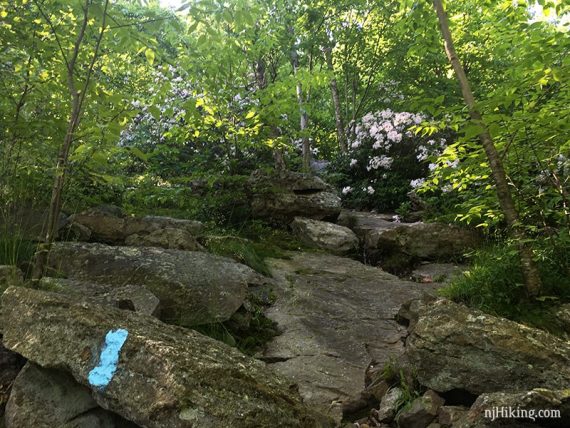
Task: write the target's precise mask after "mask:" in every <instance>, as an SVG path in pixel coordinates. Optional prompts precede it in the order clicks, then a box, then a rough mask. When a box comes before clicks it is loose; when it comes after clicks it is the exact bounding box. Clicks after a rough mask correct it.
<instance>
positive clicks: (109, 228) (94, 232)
mask: <svg viewBox="0 0 570 428" xmlns="http://www.w3.org/2000/svg"><path fill="white" fill-rule="evenodd" d="M66 230H67V231H68V233H69V234H70V236H72V237H74V238H75V239H76V240H80V241H82V240H89V241H93V242H102V243H106V244H115V245H121V244H125V243H127V244H128V245H140V246H151V247H162V248H171V249H180V250H192V251H193V250H198V249H201V247H200V246H199V244H198V243H197V242H196V240H195V236H196V235H198V234H200V233H201V231H202V223H200V222H199V221H194V220H184V219H175V218H170V217H160V216H146V217H134V216H129V215H127V214H126V213H125V212H124V211H123V210H122V209H121V208H119V207H116V206H114V205H101V206H98V207H94V208H91V209H89V210H87V211H84V212H81V213H78V214H74V215H72V216H70V217H69V219H68V224H67V226H66ZM127 240H130V242H127Z"/></svg>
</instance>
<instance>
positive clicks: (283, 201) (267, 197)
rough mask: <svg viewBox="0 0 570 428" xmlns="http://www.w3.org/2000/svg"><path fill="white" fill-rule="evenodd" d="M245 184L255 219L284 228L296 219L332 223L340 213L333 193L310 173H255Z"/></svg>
mask: <svg viewBox="0 0 570 428" xmlns="http://www.w3.org/2000/svg"><path fill="white" fill-rule="evenodd" d="M248 185H249V192H250V195H249V199H250V205H251V210H252V214H253V216H254V217H257V218H265V219H269V220H272V221H275V222H279V223H282V224H285V225H287V224H289V223H290V222H291V221H292V220H293V219H294V218H295V217H296V216H303V217H309V218H313V219H316V220H324V219H327V220H334V219H336V218H337V217H338V215H339V213H340V209H341V207H340V204H341V200H340V197H339V196H338V194H337V193H336V191H335V190H334V189H333V187H332V186H330V185H328V184H327V183H325V182H324V181H323V180H321V179H320V178H318V177H315V176H313V175H311V174H302V173H298V172H292V171H280V172H278V173H273V174H267V173H264V172H262V171H255V172H253V173H252V175H251V177H250V179H249V181H248Z"/></svg>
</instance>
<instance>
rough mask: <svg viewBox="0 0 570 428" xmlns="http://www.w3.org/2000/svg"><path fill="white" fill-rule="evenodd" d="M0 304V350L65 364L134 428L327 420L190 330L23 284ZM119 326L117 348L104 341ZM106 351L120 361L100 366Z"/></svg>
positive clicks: (256, 365)
mask: <svg viewBox="0 0 570 428" xmlns="http://www.w3.org/2000/svg"><path fill="white" fill-rule="evenodd" d="M2 307H3V308H5V310H4V313H3V318H4V324H5V326H6V329H5V336H4V340H5V344H6V347H8V348H10V349H12V350H14V351H15V352H18V353H20V354H22V355H24V356H25V357H27V358H28V359H29V360H31V361H33V362H35V363H36V364H38V365H40V366H42V367H44V368H65V370H66V371H68V372H69V373H71V375H72V376H73V378H74V379H75V380H76V381H77V382H78V383H80V384H82V385H85V386H87V387H89V388H90V389H91V393H92V396H93V398H94V399H95V401H96V402H97V403H98V404H99V405H100V406H101V407H103V408H105V409H107V410H110V411H112V412H115V413H117V414H119V415H121V416H123V417H124V418H126V419H128V420H130V421H133V422H135V423H136V424H138V425H141V426H144V427H148V428H164V427H169V428H190V427H212V428H218V427H219V428H222V427H223V428H226V427H236V428H241V427H273V426H280V427H328V426H331V425H330V421H329V420H328V419H326V418H323V417H322V416H320V415H317V414H313V413H311V412H310V411H308V410H307V408H306V407H304V406H303V405H302V403H301V400H300V397H299V396H298V395H297V394H296V393H295V391H294V390H293V389H292V388H291V387H290V386H291V385H290V383H289V382H288V381H285V380H283V379H281V378H278V377H277V376H276V375H275V374H273V373H272V372H271V371H270V370H268V369H267V368H266V366H265V365H264V364H263V363H262V362H260V361H258V360H254V359H252V358H250V357H247V356H245V355H243V354H241V353H240V352H239V351H237V350H236V349H234V348H230V347H228V346H226V345H224V344H223V343H221V342H218V341H216V340H213V339H210V338H208V337H205V336H202V335H201V334H199V333H196V332H194V331H191V330H186V329H183V328H181V327H175V326H170V325H167V324H164V323H162V322H160V321H159V320H157V319H155V318H153V317H148V316H145V315H140V314H138V313H136V312H131V311H121V310H119V309H115V308H110V307H107V306H99V305H94V304H89V303H84V302H80V303H77V302H75V301H74V300H73V298H71V297H69V296H64V295H61V294H57V293H49V292H44V291H39V290H31V289H26V288H22V287H11V288H9V289H8V290H7V291H6V292H5V293H4V294H3V295H2ZM119 332H120V333H121V334H122V337H123V340H122V341H121V342H120V343H119V344H118V343H117V342H116V341H113V340H111V339H109V335H116V334H118V333H119ZM104 343H105V345H104ZM121 345H122V346H121ZM103 347H105V352H106V354H107V355H109V354H112V355H113V356H114V357H115V360H116V362H113V360H112V358H108V359H106V361H108V363H106V364H102V362H101V357H100V355H101V353H102V352H103V351H102V348H103ZM96 367H97V370H95V372H94V369H95V368H96ZM94 373H99V375H98V376H95V374H94ZM94 385H96V386H94ZM321 418H322V419H321Z"/></svg>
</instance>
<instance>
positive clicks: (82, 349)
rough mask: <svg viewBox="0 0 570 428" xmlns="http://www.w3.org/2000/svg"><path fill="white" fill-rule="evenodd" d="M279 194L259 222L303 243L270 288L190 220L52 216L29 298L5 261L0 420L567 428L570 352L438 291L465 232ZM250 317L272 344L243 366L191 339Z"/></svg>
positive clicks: (274, 274)
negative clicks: (52, 231)
mask: <svg viewBox="0 0 570 428" xmlns="http://www.w3.org/2000/svg"><path fill="white" fill-rule="evenodd" d="M253 179H254V180H258V179H259V177H255V176H254V177H253ZM284 182H286V184H284ZM280 185H281V186H283V188H284V190H283V191H281V192H277V193H276V192H274V191H272V192H271V193H266V192H263V191H260V190H258V189H257V190H255V191H256V192H258V193H256V196H254V197H253V202H252V207H253V209H254V212H256V213H257V215H258V216H259V217H262V218H269V219H273V220H275V219H278V220H279V221H281V222H283V223H284V224H291V229H292V231H293V233H295V234H296V235H297V237H298V238H299V239H300V240H301V241H303V242H304V243H305V244H306V246H307V247H313V249H314V250H313V251H309V250H303V251H293V252H289V253H286V254H284V255H283V257H281V258H273V259H271V260H269V262H268V263H269V267H270V271H271V277H264V276H262V275H261V274H259V273H257V272H255V271H253V270H252V269H251V268H249V267H247V266H245V265H244V264H241V263H239V262H237V261H235V260H232V259H229V258H226V257H220V256H216V255H213V254H209V253H208V252H206V251H205V249H204V247H203V246H202V245H201V244H200V235H201V232H202V225H201V224H200V223H198V222H193V221H189V220H180V219H172V218H165V217H133V216H127V215H126V214H124V213H123V212H122V211H121V210H120V209H118V208H116V207H99V208H96V209H92V210H89V211H87V212H84V213H80V214H76V215H73V216H71V217H70V218H68V219H66V221H64V222H62V229H61V230H62V236H64V237H66V238H67V240H65V241H60V242H57V243H56V244H55V246H54V248H53V251H52V254H51V259H50V275H51V276H50V277H45V278H43V279H42V281H41V283H40V284H39V288H36V289H32V288H29V287H22V286H21V285H22V277H21V274H20V273H19V272H18V270H17V269H16V268H15V267H13V266H12V267H10V266H6V267H1V268H0V284H2V285H3V286H4V288H6V287H7V290H6V291H5V292H4V294H3V296H2V323H1V327H2V336H3V337H2V341H3V346H2V347H1V348H0V369H1V374H2V376H1V377H0V380H1V385H0V386H1V388H2V389H1V390H0V392H1V395H0V398H1V400H2V405H5V406H6V407H5V414H4V418H3V421H4V423H5V426H6V427H7V428H31V427H34V428H36V427H38V428H43V427H46V428H53V427H66V428H72V427H75V428H78V427H79V428H83V427H85V428H91V427H105V428H113V427H136V426H139V427H152V428H155V427H156V428H164V427H167V428H168V427H172V428H187V427H198V428H200V427H224V428H225V427H238V428H239V427H260V428H262V427H336V426H343V427H345V426H346V427H348V426H360V427H389V426H399V427H401V428H416V427H417V428H427V427H428V426H429V427H430V428H437V427H485V426H495V425H493V424H492V423H491V422H490V421H489V420H488V419H485V417H484V413H485V410H486V409H488V408H489V406H490V405H491V404H489V403H492V405H493V406H500V405H503V404H505V405H515V404H516V405H517V406H519V407H523V408H534V407H542V408H545V407H548V408H555V409H558V410H559V411H560V412H561V413H560V414H561V418H558V419H552V420H548V421H547V422H549V424H550V425H548V426H560V427H562V426H566V425H564V423H563V422H562V421H563V420H565V418H566V417H568V416H570V393H569V392H568V389H567V387H568V384H569V380H570V372H569V370H568V367H570V343H569V342H567V341H565V340H562V339H560V338H557V337H554V336H552V335H550V334H548V333H546V332H543V331H539V330H536V329H531V328H529V327H525V326H522V325H520V324H517V323H514V322H512V321H507V320H504V319H501V318H496V317H493V316H490V315H486V314H483V313H481V312H478V311H474V310H470V309H468V308H466V307H463V306H461V305H457V304H455V303H452V302H449V301H446V300H443V299H437V298H436V297H434V296H435V291H436V289H437V287H439V286H441V284H443V283H444V282H446V281H447V280H449V278H451V277H452V276H453V275H455V274H458V273H459V272H461V269H462V268H461V267H460V266H458V265H456V264H455V262H456V260H457V256H458V255H459V254H462V253H463V252H464V251H467V250H468V249H470V248H474V247H476V246H477V245H479V244H480V242H481V241H480V238H479V237H478V235H477V234H476V233H475V232H473V231H470V230H464V229H459V228H457V227H454V226H450V225H444V224H428V223H422V222H415V223H399V222H397V221H395V219H394V218H393V217H392V216H390V215H382V214H374V213H359V212H347V211H343V212H341V210H340V204H339V201H338V199H335V198H337V197H336V195H335V194H334V193H333V192H332V191H331V190H330V188H329V187H328V186H327V185H326V184H324V183H323V182H322V181H320V180H319V179H317V178H314V177H306V176H302V175H292V176H289V177H288V178H287V177H285V178H283V177H281V182H280ZM252 188H254V189H256V187H255V186H252ZM301 212H303V213H305V215H306V216H307V217H299V214H300V213H301ZM333 219H337V220H336V223H335V222H333V221H331V220H333ZM357 259H360V260H357ZM363 261H365V262H366V264H365V263H363ZM442 262H444V263H442ZM382 267H383V268H384V269H383V268H382ZM386 270H390V271H393V272H396V273H400V274H401V276H400V277H398V276H395V275H393V274H391V273H388V272H387V271H386ZM268 296H271V298H268ZM260 300H261V301H263V302H262V303H261V304H260ZM260 311H262V312H263V313H264V315H265V316H266V317H268V318H269V319H270V320H272V321H273V322H274V323H275V324H276V329H277V333H278V334H277V335H274V336H273V337H271V338H270V340H269V341H268V342H267V343H266V344H265V346H264V347H263V349H261V350H259V352H258V353H257V354H256V355H255V356H254V357H255V358H254V357H250V356H247V355H245V354H243V353H241V352H240V351H238V350H237V349H236V348H235V347H230V346H228V345H226V344H224V343H222V342H221V341H218V340H215V339H213V338H210V337H207V336H205V335H203V334H200V333H198V332H196V331H195V330H194V329H195V328H198V327H203V326H208V325H212V324H216V323H226V322H227V323H234V324H235V323H237V324H239V325H240V326H241V328H243V329H245V330H247V329H248V328H249V325H250V322H251V319H252V318H253V317H255V316H259V312H260ZM22 367H23V369H22ZM535 388H542V389H539V390H537V389H535ZM525 406H526V407H525ZM566 420H568V419H566ZM503 422H504V421H503ZM520 422H521V421H517V422H516V424H511V425H509V424H508V423H506V424H503V425H501V426H513V427H514V426H525V425H524V424H520ZM524 423H526V422H524ZM517 424H518V425H517Z"/></svg>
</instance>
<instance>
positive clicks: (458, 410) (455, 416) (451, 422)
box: [437, 406, 468, 428]
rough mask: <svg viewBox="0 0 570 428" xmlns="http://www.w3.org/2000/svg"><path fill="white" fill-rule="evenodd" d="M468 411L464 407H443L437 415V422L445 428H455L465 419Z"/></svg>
mask: <svg viewBox="0 0 570 428" xmlns="http://www.w3.org/2000/svg"><path fill="white" fill-rule="evenodd" d="M467 410H468V409H467V408H465V407H462V406H441V407H440V408H439V412H438V413H437V421H438V422H439V423H440V425H441V426H442V427H444V428H450V427H455V426H457V424H458V423H459V421H460V420H462V419H463V418H464V417H465V414H466V413H467Z"/></svg>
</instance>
